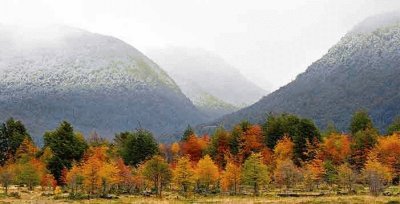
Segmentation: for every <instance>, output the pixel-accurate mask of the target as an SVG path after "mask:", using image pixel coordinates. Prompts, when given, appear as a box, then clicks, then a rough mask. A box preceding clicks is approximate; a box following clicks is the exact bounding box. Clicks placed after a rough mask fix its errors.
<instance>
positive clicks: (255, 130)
mask: <svg viewBox="0 0 400 204" xmlns="http://www.w3.org/2000/svg"><path fill="white" fill-rule="evenodd" d="M263 141H264V136H263V134H262V129H261V127H260V126H259V125H251V126H250V127H249V128H248V129H247V130H246V131H244V132H243V133H242V135H241V136H240V144H239V145H240V150H239V156H240V160H241V161H244V160H246V159H247V157H249V156H250V155H251V154H252V153H259V152H261V150H262V149H263V148H264V142H263Z"/></svg>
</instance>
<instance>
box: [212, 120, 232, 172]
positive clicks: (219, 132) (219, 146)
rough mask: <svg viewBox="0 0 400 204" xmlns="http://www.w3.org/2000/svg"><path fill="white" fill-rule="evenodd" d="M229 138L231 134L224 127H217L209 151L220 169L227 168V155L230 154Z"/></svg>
mask: <svg viewBox="0 0 400 204" xmlns="http://www.w3.org/2000/svg"><path fill="white" fill-rule="evenodd" d="M229 139H230V135H229V133H228V132H227V131H226V130H225V129H224V128H223V127H219V128H217V129H216V130H215V132H214V134H213V135H212V137H211V145H210V146H209V153H210V155H211V157H212V158H213V160H214V161H215V163H217V165H218V167H219V168H220V169H223V168H225V165H226V162H227V161H226V159H227V158H226V156H227V155H229V154H230V147H229Z"/></svg>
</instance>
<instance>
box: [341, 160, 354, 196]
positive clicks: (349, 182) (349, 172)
mask: <svg viewBox="0 0 400 204" xmlns="http://www.w3.org/2000/svg"><path fill="white" fill-rule="evenodd" d="M337 172H338V179H339V184H340V185H341V186H342V187H344V188H346V189H347V190H348V191H349V192H351V191H353V190H354V188H353V186H354V184H355V183H356V181H357V174H356V173H355V172H354V171H353V169H352V168H351V167H350V165H349V164H348V163H344V164H342V165H340V166H339V167H338V170H337Z"/></svg>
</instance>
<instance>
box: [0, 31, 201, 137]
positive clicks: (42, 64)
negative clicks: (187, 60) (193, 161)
mask: <svg viewBox="0 0 400 204" xmlns="http://www.w3.org/2000/svg"><path fill="white" fill-rule="evenodd" d="M0 79H1V80H0V121H1V120H3V121H4V120H5V119H7V118H8V117H14V118H16V119H20V120H22V121H23V122H24V123H26V125H27V126H28V128H29V130H30V131H31V132H32V134H33V135H35V136H41V135H42V134H43V132H44V131H45V130H49V129H53V128H55V127H56V126H57V124H58V123H59V122H60V121H61V120H68V121H70V122H72V124H73V125H74V126H75V127H76V129H77V130H79V131H83V132H84V133H86V134H87V133H88V132H90V131H92V130H96V131H97V132H98V133H100V134H101V135H103V136H108V137H110V136H112V135H113V134H114V133H116V132H118V131H125V130H132V129H135V128H137V127H138V126H139V124H140V126H141V127H143V128H148V129H150V130H152V131H154V132H155V133H157V134H158V135H163V134H167V133H171V132H174V131H178V130H182V129H184V128H185V127H186V126H187V124H195V123H198V122H200V121H203V119H204V117H203V115H202V114H201V113H200V112H199V111H198V110H197V109H196V108H195V107H194V105H193V104H192V103H191V101H190V100H189V99H188V98H186V96H185V95H184V94H183V93H182V92H181V90H180V89H179V87H178V86H177V85H176V84H175V82H174V80H172V79H171V78H170V77H169V76H168V74H167V73H166V72H164V71H163V70H162V69H161V68H159V67H158V65H157V64H155V63H154V62H153V61H151V60H150V59H149V58H147V57H146V56H145V55H143V54H142V53H141V52H139V51H138V50H136V49H135V48H134V47H132V46H130V45H128V44H126V43H124V42H123V41H121V40H119V39H116V38H113V37H110V36H103V35H99V34H94V33H90V32H87V31H84V30H80V29H76V28H70V27H65V26H49V27H44V28H21V27H11V26H0Z"/></svg>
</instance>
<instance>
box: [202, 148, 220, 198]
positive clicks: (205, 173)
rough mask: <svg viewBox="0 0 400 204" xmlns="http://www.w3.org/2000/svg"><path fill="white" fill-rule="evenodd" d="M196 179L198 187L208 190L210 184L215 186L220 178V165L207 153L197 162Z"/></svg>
mask: <svg viewBox="0 0 400 204" xmlns="http://www.w3.org/2000/svg"><path fill="white" fill-rule="evenodd" d="M196 179H197V187H198V188H203V189H204V190H205V191H206V192H207V191H208V190H209V189H210V186H213V187H215V184H216V182H217V181H218V179H219V172H218V166H217V165H215V164H214V161H213V160H212V159H211V157H210V156H209V155H205V156H204V157H203V158H202V159H200V160H199V162H198V163H197V168H196Z"/></svg>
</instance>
